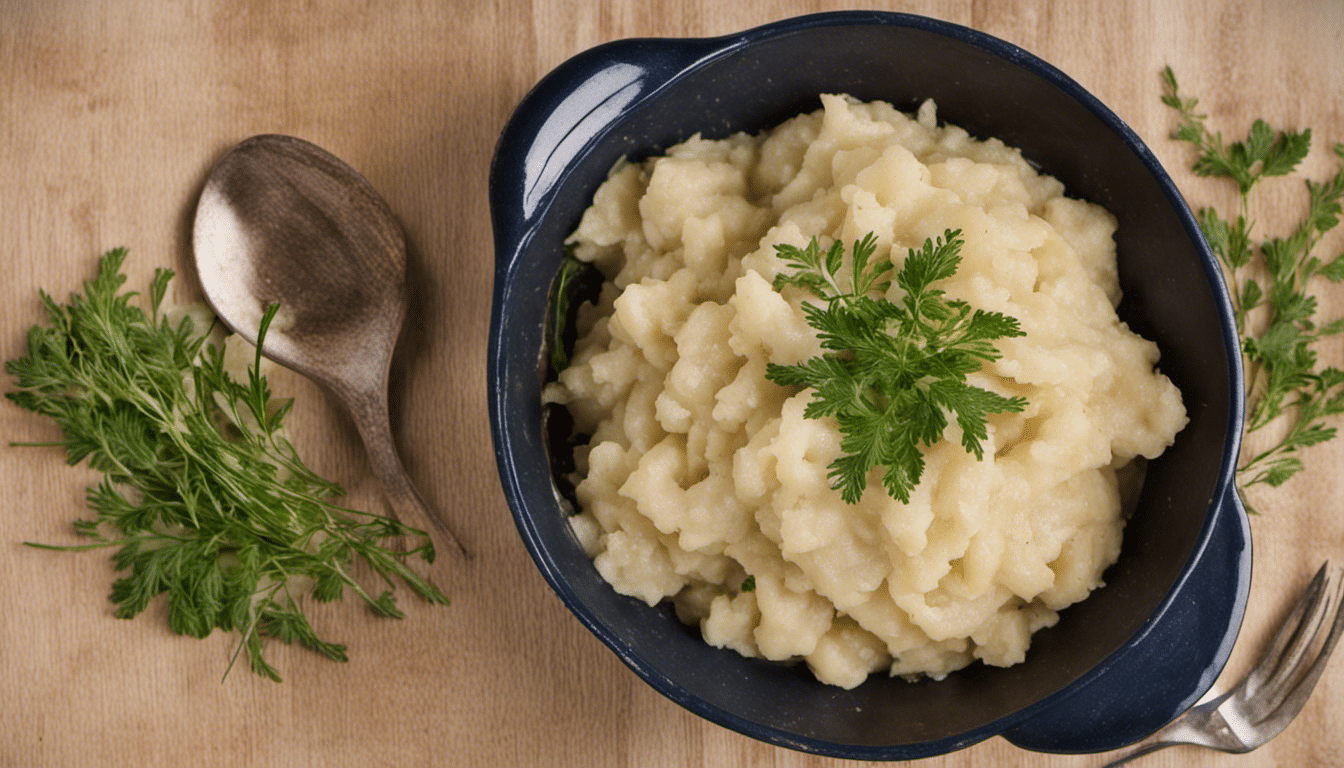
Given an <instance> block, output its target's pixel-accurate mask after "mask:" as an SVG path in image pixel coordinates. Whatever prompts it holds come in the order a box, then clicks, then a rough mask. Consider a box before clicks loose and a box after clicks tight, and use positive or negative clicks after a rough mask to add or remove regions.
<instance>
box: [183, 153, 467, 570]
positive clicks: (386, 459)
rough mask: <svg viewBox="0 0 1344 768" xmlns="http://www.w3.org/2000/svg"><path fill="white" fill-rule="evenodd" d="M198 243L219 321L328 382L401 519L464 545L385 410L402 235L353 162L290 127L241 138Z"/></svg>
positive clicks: (199, 224)
mask: <svg viewBox="0 0 1344 768" xmlns="http://www.w3.org/2000/svg"><path fill="white" fill-rule="evenodd" d="M192 237H193V250H194V252H195V256H196V266H197V271H198V272H199V274H200V280H201V286H202V288H203V289H204V291H205V296H206V299H207V300H208V301H209V302H210V304H211V306H212V307H213V308H214V310H215V313H216V314H217V315H218V316H219V318H220V320H221V321H222V322H223V323H224V324H225V325H226V326H228V327H229V328H230V329H231V330H232V331H234V332H235V333H237V334H239V335H240V336H242V337H243V338H245V339H247V340H248V341H250V342H252V343H253V344H255V343H257V337H258V335H259V331H260V325H261V319H262V316H263V314H264V313H265V311H266V309H267V307H269V306H270V305H272V304H279V311H278V312H277V314H276V316H275V318H274V320H273V322H272V324H271V326H270V327H269V328H268V330H267V333H266V337H265V339H264V343H263V344H262V347H261V352H262V354H263V355H265V356H266V357H268V358H270V359H272V360H274V361H276V362H277V363H280V364H281V365H284V366H286V367H288V368H291V369H293V370H294V371H297V372H298V373H300V374H303V375H305V376H307V377H309V378H311V379H313V380H314V381H316V382H317V383H318V384H320V385H321V386H322V387H323V388H325V389H326V390H327V391H328V392H330V393H331V394H332V396H334V397H335V398H336V399H337V400H338V401H339V402H340V403H341V404H342V405H343V406H344V407H345V408H346V410H347V411H348V412H349V414H350V417H351V419H352V420H353V421H354V423H355V427H356V429H357V430H358V431H359V435H360V438H361V439H362V440H363V443H364V447H365V451H366V452H367V454H368V458H369V463H370V466H371V467H372V468H373V471H374V473H375V474H376V475H377V476H378V478H379V480H380V481H381V482H382V485H383V488H384V491H385V493H386V495H387V500H388V503H389V505H390V506H391V508H392V510H393V512H394V514H395V515H396V517H397V519H399V520H400V521H402V522H403V523H406V524H407V525H411V526H414V527H417V528H421V529H424V530H427V531H428V530H430V529H431V527H432V528H435V529H437V530H438V531H439V533H441V534H442V535H443V537H444V538H446V539H447V540H448V541H449V542H450V544H451V545H452V547H453V548H454V549H456V550H458V551H459V552H461V551H462V547H461V545H460V544H459V543H458V540H457V538H456V537H455V536H453V534H452V533H451V532H450V531H449V530H448V529H447V528H446V527H445V525H444V524H443V522H442V521H441V520H440V519H439V518H438V516H437V515H435V514H433V513H432V512H431V511H430V509H429V507H428V505H427V504H426V503H425V501H424V499H423V498H422V497H421V496H420V494H419V492H417V491H416V489H415V486H414V485H413V484H412V482H411V480H410V477H409V476H408V475H407V473H406V470H405V467H404V466H403V465H402V463H401V459H400V457H399V456H398V454H397V450H396V445H395V443H394V441H393V438H392V430H391V425H390V421H389V417H388V397H387V390H388V373H389V369H390V367H391V363H392V353H393V350H394V349H395V347H396V341H397V336H398V334H399V333H400V330H401V324H402V321H403V320H404V319H405V316H406V242H405V237H404V235H403V234H402V230H401V227H400V225H399V224H398V223H397V221H396V217H395V216H394V215H393V213H392V210H391V209H390V208H389V207H388V205H387V203H386V201H384V200H383V198H382V197H381V196H380V195H379V194H378V192H377V191H376V190H375V189H374V188H373V186H372V185H371V184H370V183H369V182H368V181H367V180H366V179H365V178H364V177H363V176H361V175H360V174H359V173H358V172H357V171H355V170H354V169H353V168H351V167H350V166H349V165H347V164H345V163H344V162H343V161H341V160H340V159H339V158H337V157H335V156H334V155H332V154H331V153H329V152H327V151H325V150H323V149H322V148H320V147H318V146H316V145H314V144H311V143H309V142H307V141H303V140H302V139H297V138H294V137H292V136H281V135H275V134H266V135H260V136H253V137H251V138H249V139H246V140H244V141H243V142H241V143H240V144H238V145H237V146H236V147H234V148H233V149H232V150H230V151H229V152H228V153H227V154H226V155H225V156H224V157H223V158H222V159H221V160H220V161H219V163H217V164H216V165H215V167H214V168H213V169H212V170H211V172H210V175H209V177H208V178H207V179H206V183H205V186H204V188H203V189H202V191H201V196H200V200H199V202H198V204H197V208H196V218H195V222H194V228H193V235H192Z"/></svg>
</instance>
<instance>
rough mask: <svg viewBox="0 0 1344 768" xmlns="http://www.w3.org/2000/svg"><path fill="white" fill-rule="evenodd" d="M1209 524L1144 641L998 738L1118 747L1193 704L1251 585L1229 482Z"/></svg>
mask: <svg viewBox="0 0 1344 768" xmlns="http://www.w3.org/2000/svg"><path fill="white" fill-rule="evenodd" d="M1211 518H1212V523H1211V524H1212V526H1213V530H1212V531H1211V532H1210V535H1209V537H1208V539H1207V540H1206V543H1205V546H1204V547H1203V548H1202V549H1201V550H1199V551H1198V552H1196V553H1195V554H1194V557H1195V558H1196V562H1195V563H1194V565H1193V567H1192V568H1190V570H1189V572H1188V575H1187V577H1186V580H1185V581H1184V582H1183V583H1182V584H1180V585H1179V586H1178V587H1177V588H1176V591H1175V594H1174V595H1173V596H1172V598H1171V600H1170V601H1169V602H1168V604H1167V606H1166V608H1165V609H1164V610H1163V611H1162V613H1161V614H1160V615H1159V616H1157V617H1155V618H1154V619H1151V620H1150V621H1149V624H1148V625H1147V626H1146V627H1145V629H1144V630H1141V632H1143V633H1145V634H1144V636H1143V637H1142V638H1141V639H1140V640H1139V641H1138V642H1136V643H1134V644H1133V645H1131V646H1130V647H1129V648H1128V649H1127V650H1125V651H1123V652H1121V653H1118V654H1116V655H1115V656H1113V657H1112V659H1111V660H1110V662H1109V663H1108V665H1107V666H1106V667H1105V668H1104V669H1103V670H1102V671H1101V673H1100V674H1099V675H1097V676H1096V677H1094V678H1093V679H1092V680H1091V681H1089V682H1088V683H1086V684H1085V685H1084V686H1082V687H1081V688H1079V689H1078V690H1077V691H1076V692H1075V693H1073V694H1071V695H1070V696H1068V697H1067V698H1065V699H1063V700H1061V701H1058V702H1055V703H1053V704H1052V705H1051V706H1050V707H1049V708H1047V709H1045V710H1044V711H1042V712H1040V713H1039V714H1036V715H1034V716H1032V717H1031V718H1030V719H1028V720H1027V721H1025V722H1023V723H1022V724H1020V725H1018V726H1016V727H1014V728H1013V729H1011V730H1009V731H1006V732H1004V734H1003V736H1004V738H1006V739H1007V740H1008V741H1010V742H1012V743H1013V744H1015V745H1017V746H1019V747H1022V748H1024V749H1030V750H1033V751H1037V752H1073V753H1078V752H1103V751H1107V750H1112V749H1119V748H1120V747H1123V746H1127V745H1129V744H1132V743H1134V742H1137V741H1140V740H1142V739H1144V738H1146V737H1147V736H1149V735H1150V734H1152V733H1153V732H1154V731H1156V730H1157V729H1158V728H1161V727H1162V726H1163V725H1166V724H1167V723H1168V722H1170V721H1171V720H1173V719H1175V718H1176V717H1177V716H1178V715H1180V714H1181V713H1182V712H1184V711H1185V710H1186V709H1188V708H1189V707H1191V706H1192V705H1194V704H1195V703H1197V702H1198V701H1199V699H1200V698H1201V697H1202V696H1203V695H1204V693H1205V692H1207V691H1208V689H1209V688H1210V687H1211V686H1212V685H1213V683H1214V680H1215V679H1216V678H1217V677H1218V675H1219V673H1220V672H1222V669H1223V665H1224V664H1226V663H1227V657H1228V655H1229V654H1230V653H1231V652H1232V644H1233V641H1235V640H1236V638H1237V632H1238V630H1239V629H1240V628H1241V619H1242V616H1243V614H1244V613H1245V609H1246V599H1247V595H1248V593H1249V591H1250V585H1251V535H1250V534H1251V532H1250V524H1249V522H1248V520H1247V518H1246V512H1245V510H1244V509H1243V508H1242V505H1241V500H1240V498H1239V497H1238V495H1237V491H1236V488H1235V484H1233V483H1230V482H1229V483H1228V484H1227V486H1226V490H1225V492H1224V493H1223V495H1222V498H1221V499H1219V500H1217V501H1216V502H1215V504H1214V508H1213V510H1212V511H1211ZM1228 573H1235V574H1236V575H1237V580H1236V583H1235V584H1234V585H1228V584H1226V583H1225V579H1226V574H1228ZM1215 580H1216V582H1217V583H1210V582H1213V581H1215ZM1229 587H1232V588H1229Z"/></svg>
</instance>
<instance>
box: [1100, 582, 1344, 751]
mask: <svg viewBox="0 0 1344 768" xmlns="http://www.w3.org/2000/svg"><path fill="white" fill-rule="evenodd" d="M1341 602H1344V568H1341V567H1340V566H1337V565H1331V564H1330V563H1329V562H1328V561H1327V562H1326V563H1325V565H1322V566H1321V569H1320V570H1319V571H1317V572H1316V576H1315V578H1313V579H1312V580H1311V583H1310V584H1309V585H1307V589H1306V591H1305V592H1303V593H1302V597H1300V598H1298V601H1297V604H1296V605H1294V606H1293V610H1292V613H1290V614H1289V615H1288V618H1287V619H1286V620H1285V621H1284V623H1283V626H1282V627H1281V628H1280V629H1279V633H1278V635H1277V636H1275V638H1274V642H1273V643H1272V644H1271V645H1270V646H1269V650H1267V651H1265V655H1264V656H1263V657H1261V659H1260V662H1259V663H1258V664H1256V665H1255V668H1254V669H1252V670H1251V672H1250V674H1249V675H1247V676H1246V679H1245V680H1242V681H1241V683H1239V684H1238V685H1237V687H1235V688H1233V689H1232V690H1230V691H1228V692H1227V693H1224V694H1222V695H1221V696H1218V697H1217V698H1214V699H1211V700H1210V701H1207V702H1205V703H1203V704H1200V705H1197V706H1194V707H1191V708H1190V709H1189V710H1187V711H1186V712H1185V714H1183V715H1181V716H1180V717H1178V718H1176V719H1175V720H1173V721H1171V722H1170V723H1169V724H1167V725H1166V727H1164V728H1162V729H1161V730H1159V731H1158V732H1157V733H1154V734H1153V735H1152V736H1149V737H1148V740H1147V741H1144V742H1143V743H1142V744H1140V745H1139V746H1138V747H1136V748H1135V749H1134V750H1133V751H1132V752H1129V753H1127V754H1125V755H1124V756H1122V757H1120V758H1119V759H1118V760H1114V761H1112V762H1109V763H1107V764H1106V766H1105V768H1114V766H1117V765H1120V764H1122V763H1127V762H1129V761H1130V760H1133V759H1134V758H1136V757H1141V756H1143V755H1146V754H1148V753H1149V752H1153V751H1155V750H1159V749H1162V748H1163V747H1170V746H1174V745H1177V744H1194V745H1198V746H1203V747H1212V748H1213V749H1218V750H1222V751H1223V752H1237V753H1240V752H1250V751H1251V750H1253V749H1255V748H1256V747H1259V746H1260V745H1262V744H1264V743H1265V742H1267V741H1269V740H1270V739H1272V738H1274V737H1275V736H1277V735H1279V733H1280V732H1281V731H1282V730H1283V729H1284V728H1286V727H1288V723H1290V722H1292V720H1293V718H1294V717H1297V713H1298V712H1301V711H1302V706H1303V705H1304V704H1306V703H1307V697H1309V696H1310V695H1311V689H1312V688H1314V687H1315V686H1316V681H1317V680H1319V679H1320V677H1321V672H1322V671H1323V670H1324V669H1325V665H1326V662H1327V661H1328V660H1329V658H1330V652H1331V651H1332V650H1334V647H1335V641H1336V640H1338V639H1339V635H1340V633H1341V632H1344V610H1341Z"/></svg>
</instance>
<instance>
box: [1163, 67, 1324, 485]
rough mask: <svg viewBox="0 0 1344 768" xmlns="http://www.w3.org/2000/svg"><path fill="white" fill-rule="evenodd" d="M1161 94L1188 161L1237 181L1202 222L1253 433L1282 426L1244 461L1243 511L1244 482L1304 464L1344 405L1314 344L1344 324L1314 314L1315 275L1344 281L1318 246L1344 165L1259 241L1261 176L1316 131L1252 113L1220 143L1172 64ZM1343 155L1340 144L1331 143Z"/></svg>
mask: <svg viewBox="0 0 1344 768" xmlns="http://www.w3.org/2000/svg"><path fill="white" fill-rule="evenodd" d="M1162 79H1163V82H1164V85H1165V93H1164V94H1163V96H1162V102H1163V103H1164V104H1166V105H1167V106H1169V107H1171V108H1172V109H1174V110H1176V111H1177V112H1178V113H1179V115H1180V122H1179V124H1178V125H1177V127H1176V129H1175V131H1174V133H1173V137H1174V138H1176V139H1178V140H1180V141H1185V142H1188V143H1190V144H1192V145H1194V147H1195V149H1196V150H1197V152H1198V154H1197V155H1196V158H1195V161H1194V163H1193V165H1192V169H1193V170H1194V172H1195V173H1196V174H1198V175H1200V176H1210V177H1222V178H1228V179H1231V180H1232V181H1233V182H1234V183H1235V184H1236V187H1237V193H1238V205H1237V212H1236V214H1235V215H1231V216H1223V215H1220V214H1219V213H1218V212H1217V211H1216V210H1214V209H1213V208H1211V207H1205V208H1202V209H1200V211H1199V212H1198V219H1199V225H1200V228H1201V229H1202V230H1203V232H1204V236H1205V238H1206V239H1207V240H1208V243H1209V247H1210V248H1211V250H1212V251H1213V252H1214V254H1215V255H1216V256H1217V257H1218V259H1219V261H1220V262H1221V263H1222V266H1223V268H1224V271H1225V273H1226V274H1227V276H1228V280H1229V283H1230V285H1229V295H1230V298H1231V301H1232V307H1233V312H1234V314H1235V319H1236V326H1237V331H1238V334H1239V335H1240V337H1241V351H1242V354H1243V356H1244V360H1245V363H1246V369H1247V375H1246V381H1247V385H1246V386H1247V391H1246V400H1247V416H1246V432H1247V434H1250V433H1253V432H1256V431H1258V430H1261V429H1264V428H1266V427H1268V426H1270V425H1271V424H1277V425H1279V426H1280V427H1281V428H1282V430H1283V431H1282V434H1281V436H1280V437H1278V438H1277V439H1276V441H1274V442H1273V443H1272V444H1271V445H1270V447H1268V448H1266V449H1264V450H1262V451H1260V452H1258V453H1255V454H1254V455H1251V456H1249V457H1246V458H1245V459H1244V461H1243V462H1242V464H1241V466H1240V467H1239V468H1238V472H1237V475H1238V487H1239V490H1241V491H1242V501H1243V503H1245V504H1246V507H1247V509H1251V510H1252V511H1254V508H1253V507H1252V506H1251V505H1250V504H1249V503H1248V502H1247V500H1246V497H1245V489H1246V488H1248V487H1250V486H1253V485H1257V484H1261V483H1263V484H1266V485H1269V486H1279V485H1282V484H1283V483H1285V482H1287V481H1288V479H1289V478H1291V477H1293V476H1294V475H1296V474H1297V473H1298V472H1300V471H1302V469H1303V467H1304V464H1303V463H1302V459H1301V458H1300V456H1299V455H1298V453H1299V451H1301V449H1303V448H1307V447H1310V446H1312V445H1317V444H1319V443H1323V442H1326V441H1328V440H1330V439H1332V438H1334V437H1335V435H1336V433H1337V428H1336V427H1335V426H1333V425H1331V424H1329V423H1328V421H1329V419H1330V418H1331V417H1333V416H1337V415H1339V414H1341V413H1344V372H1342V371H1340V369H1338V368H1335V367H1332V366H1325V367H1318V365H1317V354H1316V350H1315V348H1314V346H1315V345H1316V344H1317V343H1318V342H1319V341H1320V340H1321V339H1324V338H1327V337H1330V336H1335V335H1337V334H1339V333H1341V332H1342V331H1344V317H1340V318H1334V319H1332V320H1329V321H1327V322H1320V321H1318V319H1317V317H1316V314H1317V308H1318V307H1317V305H1318V302H1317V298H1316V296H1314V295H1313V294H1312V292H1311V291H1312V282H1313V281H1314V280H1316V279H1317V278H1321V279H1324V280H1327V281H1329V282H1334V283H1339V282H1341V281H1344V254H1341V255H1338V256H1335V257H1334V258H1329V259H1323V258H1321V257H1319V256H1317V255H1316V254H1315V253H1314V251H1315V250H1316V249H1317V246H1318V245H1319V244H1320V242H1321V239H1322V237H1324V236H1325V234H1326V233H1327V232H1329V231H1330V230H1332V229H1334V228H1335V226H1336V225H1337V224H1338V223H1339V219H1340V215H1341V201H1344V165H1341V166H1340V167H1339V168H1337V169H1336V171H1335V173H1334V175H1333V176H1331V177H1330V178H1328V179H1326V180H1325V181H1319V182H1318V181H1313V180H1311V179H1307V180H1306V189H1307V211H1306V214H1305V215H1304V216H1303V217H1302V219H1301V221H1300V222H1299V223H1298V224H1297V226H1296V227H1295V228H1294V229H1293V230H1292V231H1291V232H1290V233H1289V234H1288V235H1287V236H1283V237H1270V238H1268V239H1264V240H1257V239H1256V235H1255V233H1254V229H1255V222H1254V220H1253V219H1252V218H1251V213H1250V209H1251V192H1252V191H1253V190H1254V189H1255V187H1256V185H1257V184H1259V183H1260V182H1261V181H1262V180H1263V179H1266V178H1270V177H1274V176H1286V175H1288V174H1290V173H1292V172H1293V171H1294V170H1296V169H1297V167H1298V165H1299V164H1300V163H1301V162H1302V161H1303V160H1304V159H1305V158H1306V157H1307V155H1308V153H1309V152H1310V149H1311V129H1309V128H1308V129H1303V130H1301V131H1293V130H1282V131H1276V130H1275V129H1273V128H1271V127H1270V125H1269V124H1268V123H1266V122H1265V121H1264V120H1256V121H1255V122H1254V123H1253V124H1252V125H1251V129H1250V131H1249V133H1248V135H1247V137H1246V139H1245V140H1244V141H1237V142H1232V143H1229V144H1224V142H1223V137H1222V135H1221V133H1218V132H1214V131H1210V130H1209V128H1208V126H1207V125H1206V118H1207V116H1206V115H1203V114H1200V113H1198V112H1197V111H1196V109H1197V107H1198V104H1199V100H1198V99H1195V98H1192V97H1187V96H1183V95H1182V94H1181V93H1180V91H1179V89H1178V88H1177V84H1176V76H1175V74H1174V73H1173V72H1172V70H1171V67H1167V68H1165V69H1164V70H1163V72H1162ZM1334 154H1335V156H1336V158H1338V159H1339V160H1341V161H1344V144H1335V145H1334Z"/></svg>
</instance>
